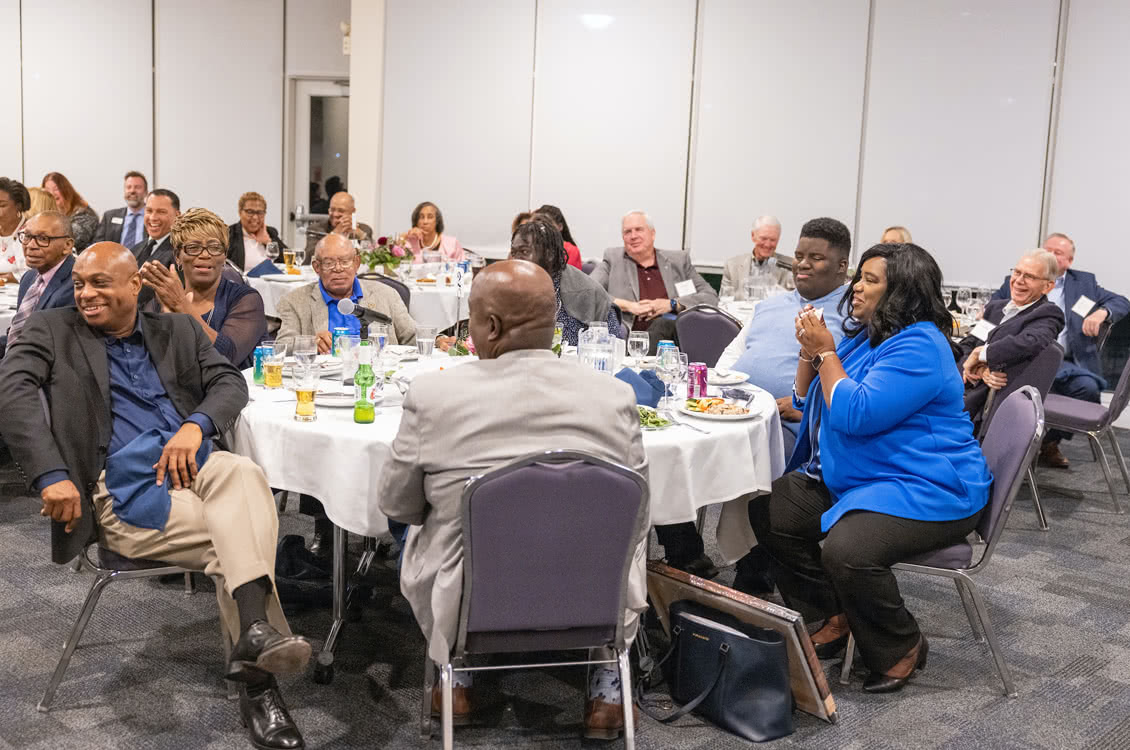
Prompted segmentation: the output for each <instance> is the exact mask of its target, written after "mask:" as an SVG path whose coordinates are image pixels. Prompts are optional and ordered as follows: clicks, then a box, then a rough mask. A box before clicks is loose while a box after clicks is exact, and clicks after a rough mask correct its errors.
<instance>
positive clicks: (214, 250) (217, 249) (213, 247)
mask: <svg viewBox="0 0 1130 750" xmlns="http://www.w3.org/2000/svg"><path fill="white" fill-rule="evenodd" d="M181 250H183V251H184V254H185V255H190V256H192V257H196V256H197V255H200V253H202V252H207V253H208V255H224V254H225V253H227V251H228V249H227V248H226V247H224V246H223V245H221V244H220V243H218V242H209V243H208V244H207V245H201V244H200V243H199V242H190V243H188V244H187V245H181Z"/></svg>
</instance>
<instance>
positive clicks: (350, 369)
mask: <svg viewBox="0 0 1130 750" xmlns="http://www.w3.org/2000/svg"><path fill="white" fill-rule="evenodd" d="M360 346H361V337H360V336H357V335H352V334H345V335H342V336H338V338H337V348H338V356H339V357H340V358H341V392H342V393H345V392H347V390H348V389H349V388H351V387H352V386H353V373H355V372H357V350H358V348H359V347H360Z"/></svg>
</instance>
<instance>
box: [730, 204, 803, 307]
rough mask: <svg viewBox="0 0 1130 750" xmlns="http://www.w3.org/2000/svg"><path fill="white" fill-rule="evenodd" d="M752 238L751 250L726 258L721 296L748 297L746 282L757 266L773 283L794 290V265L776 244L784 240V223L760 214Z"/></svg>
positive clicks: (773, 217)
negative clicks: (780, 251) (782, 232)
mask: <svg viewBox="0 0 1130 750" xmlns="http://www.w3.org/2000/svg"><path fill="white" fill-rule="evenodd" d="M750 238H751V239H752V240H753V252H752V253H742V254H741V255H735V256H734V257H732V258H730V259H729V260H727V261H726V265H725V267H724V268H723V269H722V286H721V287H720V288H719V290H718V294H719V296H721V297H734V298H735V299H745V281H746V279H747V278H749V275H750V274H751V273H753V271H754V269H755V268H756V269H757V271H758V273H760V274H764V275H765V276H767V277H769V279H770V281H771V285H772V284H776V285H777V286H780V287H783V288H785V289H789V290H792V289H793V274H792V264H791V263H790V262H789V259H788V258H785V257H784V256H781V255H778V254H777V253H776V250H777V243H778V242H779V241H780V239H781V222H780V221H778V220H777V217H776V216H759V217H758V218H757V221H755V222H753V231H752V232H751V233H750Z"/></svg>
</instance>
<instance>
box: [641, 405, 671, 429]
mask: <svg viewBox="0 0 1130 750" xmlns="http://www.w3.org/2000/svg"><path fill="white" fill-rule="evenodd" d="M636 408H637V409H638V410H639V412H640V429H641V430H665V429H667V428H668V427H670V426H671V425H673V424H675V423H674V422H672V421H671V420H670V419H664V418H663V417H661V416H659V412H657V411H656V410H655V409H652V408H651V407H649V406H637V407H636Z"/></svg>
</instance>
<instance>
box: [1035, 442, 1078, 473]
mask: <svg viewBox="0 0 1130 750" xmlns="http://www.w3.org/2000/svg"><path fill="white" fill-rule="evenodd" d="M1039 463H1040V466H1047V467H1048V468H1050V469H1066V468H1067V467H1068V466H1070V465H1071V464H1070V463H1069V462H1068V460H1067V456H1065V455H1063V454H1062V453H1060V452H1059V443H1058V442H1056V441H1054V440H1049V441H1048V442H1046V443H1044V444H1043V445H1041V446H1040V461H1039Z"/></svg>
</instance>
